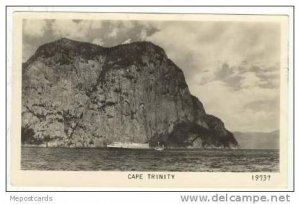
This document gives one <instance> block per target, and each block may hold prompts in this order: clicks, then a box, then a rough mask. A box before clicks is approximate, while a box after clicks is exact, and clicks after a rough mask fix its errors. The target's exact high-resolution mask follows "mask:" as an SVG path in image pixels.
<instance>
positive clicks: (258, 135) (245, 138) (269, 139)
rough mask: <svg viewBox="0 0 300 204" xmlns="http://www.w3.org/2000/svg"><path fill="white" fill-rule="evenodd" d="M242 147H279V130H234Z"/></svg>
mask: <svg viewBox="0 0 300 204" xmlns="http://www.w3.org/2000/svg"><path fill="white" fill-rule="evenodd" d="M234 136H235V138H236V140H237V141H238V143H239V146H240V148H241V149H279V130H276V131H273V132H267V133H265V132H234Z"/></svg>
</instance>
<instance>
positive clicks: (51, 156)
mask: <svg viewBox="0 0 300 204" xmlns="http://www.w3.org/2000/svg"><path fill="white" fill-rule="evenodd" d="M62 15H63V14H62ZM62 15H61V16H62ZM94 15H96V14H94ZM99 15H102V16H104V17H105V18H96V17H95V18H91V17H90V16H88V15H87V18H82V16H83V14H81V15H78V16H77V15H75V14H74V15H73V16H71V17H70V15H69V16H68V17H67V18H61V17H56V15H54V14H53V15H52V16H48V17H47V16H46V17H43V15H40V18H32V17H28V18H27V17H26V15H24V16H25V17H23V18H22V19H21V21H20V22H21V25H22V27H21V28H19V30H18V32H21V33H20V34H19V36H21V41H20V42H21V43H20V44H21V46H20V48H21V49H20V50H19V52H21V54H20V56H21V60H20V64H18V65H17V66H19V67H21V68H20V69H21V71H20V73H21V75H20V79H21V82H20V83H21V90H20V93H21V96H20V100H21V102H20V104H21V108H20V109H21V113H20V117H21V118H20V121H21V125H20V130H19V132H20V134H19V138H18V140H19V141H20V142H19V143H18V144H19V145H20V147H15V148H20V161H19V162H20V164H19V166H20V170H21V171H24V172H26V171H41V172H51V171H54V172H57V171H59V172H68V171H73V172H74V171H75V172H91V171H92V172H104V173H105V172H115V173H116V172H152V173H153V179H154V177H155V179H158V178H160V176H161V178H162V177H164V179H165V177H167V176H168V177H172V176H174V175H173V174H172V173H176V172H181V173H184V172H192V173H193V172H194V173H221V172H224V173H226V172H231V173H254V172H257V173H260V172H263V173H277V174H279V173H282V172H283V169H281V168H282V165H284V164H285V163H286V161H285V162H284V163H282V162H283V161H282V160H281V159H280V158H285V155H281V154H285V153H284V152H283V150H281V147H282V145H283V146H284V145H285V144H286V143H287V137H288V136H287V134H288V132H287V130H286V120H285V114H286V112H284V110H286V108H287V102H286V98H285V93H286V92H287V90H285V88H286V87H287V83H288V80H287V78H284V77H283V76H285V75H286V73H287V72H288V58H287V54H286V53H287V46H286V44H287V37H286V33H284V29H283V28H285V26H286V22H287V20H288V17H287V16H260V15H255V16H254V17H251V16H247V15H245V16H236V17H235V16H234V15H205V14H203V15H190V16H189V15H185V14H180V15H173V17H174V18H173V17H172V15H171V14H135V15H133V14H123V15H121V14H120V18H111V19H110V18H109V16H114V15H116V16H118V14H99ZM143 16H146V17H143ZM175 17H176V18H175ZM249 19H251V20H249ZM284 147H285V146H284ZM158 172H160V173H159V174H158ZM150 177H151V176H150ZM150 177H149V178H150Z"/></svg>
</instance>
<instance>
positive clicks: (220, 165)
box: [21, 147, 279, 172]
mask: <svg viewBox="0 0 300 204" xmlns="http://www.w3.org/2000/svg"><path fill="white" fill-rule="evenodd" d="M21 168H22V169H23V170H69V171H79V170H80V171H98V170H102V171H192V172H208V171H216V172H220V171H221V172H226V171H227V172H263V171H264V172H278V171H279V151H278V150H165V151H161V152H160V151H155V150H132V149H105V148H103V149H100V148H99V149H96V148H90V149H73V148H37V147H22V159H21Z"/></svg>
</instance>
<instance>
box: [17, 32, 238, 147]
mask: <svg viewBox="0 0 300 204" xmlns="http://www.w3.org/2000/svg"><path fill="white" fill-rule="evenodd" d="M22 77H23V84H22V85H23V86H22V128H26V129H24V131H25V132H26V134H27V135H26V137H24V138H30V139H28V140H26V139H25V140H22V142H23V143H30V142H32V141H34V142H35V143H40V141H43V142H44V143H45V144H46V143H47V145H50V146H69V147H75V146H76V147H78V146H79V147H83V146H84V147H85V146H106V144H109V143H112V142H116V141H117V142H137V143H146V142H149V143H150V145H153V146H155V145H156V144H157V142H158V141H160V142H162V143H164V144H165V145H166V146H168V147H233V146H236V145H237V142H236V140H235V139H234V137H233V135H232V133H230V132H229V131H228V130H226V129H225V127H224V124H223V122H222V121H221V120H220V119H218V118H216V117H214V116H212V115H208V114H206V112H205V110H204V108H203V105H202V103H201V102H200V101H199V100H198V99H197V98H196V97H194V96H192V95H191V94H190V91H189V89H188V86H187V84H186V82H185V78H184V75H183V72H182V70H181V69H179V68H178V67H177V66H176V65H175V64H174V63H173V62H172V61H171V60H170V59H168V57H167V56H166V54H165V52H164V50H163V49H161V48H160V47H158V46H156V45H154V44H153V43H150V42H134V43H131V44H124V45H118V46H116V47H111V48H104V47H101V46H97V45H93V44H90V43H83V42H78V41H73V40H69V39H65V38H63V39H61V40H58V41H55V42H51V43H48V44H45V45H42V46H41V47H39V48H38V50H37V51H36V53H35V54H34V55H33V56H32V57H31V58H30V59H29V60H28V61H27V62H26V63H24V64H23V76H22ZM22 132H23V131H22ZM28 134H31V135H30V136H28ZM22 137H23V135H22Z"/></svg>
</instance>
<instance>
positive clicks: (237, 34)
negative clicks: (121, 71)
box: [22, 19, 280, 132]
mask: <svg viewBox="0 0 300 204" xmlns="http://www.w3.org/2000/svg"><path fill="white" fill-rule="evenodd" d="M62 37H66V38H70V39H73V40H79V41H85V42H91V43H94V44H98V45H101V46H104V47H111V46H115V45H118V44H122V43H123V44H124V43H130V42H134V41H150V42H153V43H155V44H157V45H159V46H160V47H162V48H163V49H164V50H165V52H166V54H167V55H168V57H169V58H170V59H171V60H172V61H174V62H175V64H177V66H178V67H179V68H180V69H182V70H183V73H184V75H185V78H186V82H187V84H188V85H189V89H190V92H191V93H192V94H193V95H195V96H196V97H197V98H198V99H199V100H200V101H201V102H202V103H203V105H204V108H205V110H206V112H207V113H209V114H213V115H215V116H216V117H219V118H220V119H222V121H223V122H224V123H225V127H226V128H227V129H229V130H230V131H244V132H269V131H273V130H277V129H279V95H280V93H279V87H280V24H277V23H272V22H243V21H238V22H237V21H236V22H234V21H222V22H220V21H219V22H217V21H193V22H191V21H103V20H102V21H99V20H98V21H96V20H95V21H93V20H78V19H73V20H24V21H23V48H22V51H23V62H25V61H26V60H27V59H28V58H29V57H30V56H31V55H33V54H34V52H35V51H36V49H37V48H38V47H39V46H40V45H42V44H44V43H47V42H51V41H54V40H57V39H60V38H62Z"/></svg>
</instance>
